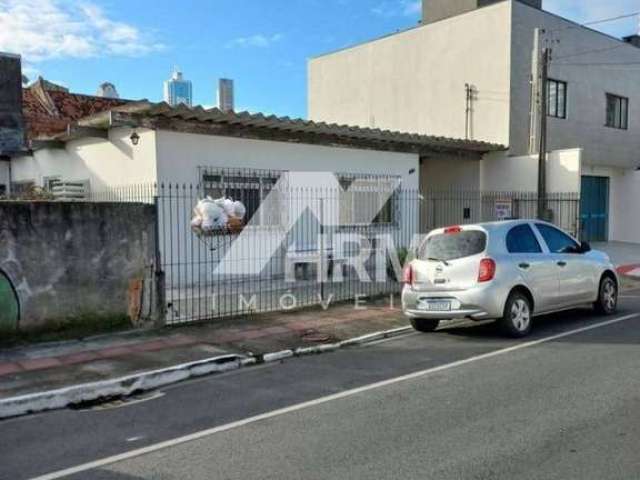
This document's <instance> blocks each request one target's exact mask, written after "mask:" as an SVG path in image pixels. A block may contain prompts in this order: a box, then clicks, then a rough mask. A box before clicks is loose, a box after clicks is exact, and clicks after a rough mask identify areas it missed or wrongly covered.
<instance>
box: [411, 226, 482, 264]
mask: <svg viewBox="0 0 640 480" xmlns="http://www.w3.org/2000/svg"><path fill="white" fill-rule="evenodd" d="M486 247H487V235H486V233H484V232H481V231H479V230H466V231H462V232H459V233H443V234H439V235H434V236H432V237H429V238H428V239H427V241H426V242H425V243H424V245H423V247H422V252H421V255H420V257H421V259H422V260H428V259H431V260H444V261H448V260H455V259H458V258H464V257H471V256H473V255H478V254H479V253H482V252H484V250H485V248H486Z"/></svg>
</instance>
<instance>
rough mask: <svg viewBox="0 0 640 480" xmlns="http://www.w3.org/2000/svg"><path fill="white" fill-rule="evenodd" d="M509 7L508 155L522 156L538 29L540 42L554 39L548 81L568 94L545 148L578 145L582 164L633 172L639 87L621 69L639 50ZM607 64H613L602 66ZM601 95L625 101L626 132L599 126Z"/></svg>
mask: <svg viewBox="0 0 640 480" xmlns="http://www.w3.org/2000/svg"><path fill="white" fill-rule="evenodd" d="M512 4H513V5H512V11H513V18H512V21H511V22H512V42H511V45H512V47H511V65H512V69H511V132H510V142H509V143H510V146H511V149H512V153H513V154H516V155H521V154H526V153H528V150H527V148H528V140H529V124H530V123H529V116H530V88H529V81H530V76H531V62H532V52H533V38H534V34H533V32H534V30H535V28H536V27H540V28H544V29H546V31H547V34H546V35H545V36H544V37H543V38H547V39H549V38H551V39H553V40H554V42H553V43H552V44H551V46H552V48H553V55H552V56H553V61H552V63H551V68H550V71H549V77H550V78H553V79H556V80H562V81H565V82H567V90H568V98H567V118H566V119H558V118H549V127H548V132H549V135H548V143H549V149H550V150H559V149H566V148H574V147H578V146H579V147H580V148H582V149H583V158H582V160H583V163H585V164H587V165H601V166H613V167H623V168H634V169H635V168H636V166H637V164H638V156H637V152H638V151H639V150H640V82H639V81H638V71H637V70H634V69H632V68H629V67H628V66H625V65H623V64H625V63H636V64H637V63H638V62H640V48H637V47H634V46H632V45H629V44H626V43H624V42H622V41H620V40H618V39H616V38H613V37H610V36H608V35H605V34H602V33H599V32H596V31H594V30H591V29H588V28H582V27H578V26H577V25H576V24H575V23H572V22H569V21H568V20H565V19H563V18H561V17H558V16H556V15H553V14H551V13H548V12H544V11H541V10H538V9H536V8H532V7H529V6H527V5H525V4H523V3H521V2H512ZM478 28H480V27H478ZM500 48H501V47H500ZM607 63H610V64H614V65H609V66H607V65H603V64H607ZM585 64H587V65H589V66H586V65H585ZM615 64H618V65H615ZM607 93H612V94H616V95H619V96H623V97H627V98H629V129H628V130H619V129H615V128H611V127H606V126H605V121H606V94H607Z"/></svg>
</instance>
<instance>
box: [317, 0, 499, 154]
mask: <svg viewBox="0 0 640 480" xmlns="http://www.w3.org/2000/svg"><path fill="white" fill-rule="evenodd" d="M511 9H512V5H511V2H501V3H498V4H495V5H491V6H489V7H486V8H482V9H479V10H475V11H472V12H469V13H466V14H464V15H460V16H457V17H453V18H448V19H446V20H442V21H439V22H435V23H432V24H429V25H424V26H421V27H417V28H414V29H412V30H408V31H405V32H402V33H399V34H395V35H391V36H388V37H384V38H381V39H378V40H374V41H372V42H368V43H365V44H362V45H358V46H355V47H352V48H347V49H345V50H341V51H338V52H335V53H331V54H328V55H324V56H321V57H317V58H314V59H312V60H310V61H309V65H308V69H309V86H308V89H309V105H308V110H309V118H310V119H312V120H318V121H327V122H340V123H346V124H349V125H360V126H368V127H378V128H383V129H391V130H399V131H404V132H416V133H423V134H429V135H442V136H447V137H454V138H465V117H466V113H465V107H466V93H465V83H470V84H472V85H473V86H474V87H475V88H476V90H477V100H476V101H475V102H474V108H473V122H472V127H473V128H472V138H475V139H482V140H487V141H491V142H495V143H500V144H504V145H507V144H508V143H509V92H510V86H511V84H510V74H509V72H510V63H511V48H510V44H511V42H510V31H511V22H510V18H511Z"/></svg>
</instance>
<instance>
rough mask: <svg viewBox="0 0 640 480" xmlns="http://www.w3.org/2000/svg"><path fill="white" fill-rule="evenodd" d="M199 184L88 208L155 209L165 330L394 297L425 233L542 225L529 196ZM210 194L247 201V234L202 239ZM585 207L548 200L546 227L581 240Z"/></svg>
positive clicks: (565, 196) (378, 185) (213, 179)
mask: <svg viewBox="0 0 640 480" xmlns="http://www.w3.org/2000/svg"><path fill="white" fill-rule="evenodd" d="M201 178H202V179H203V182H202V183H200V184H194V185H186V184H180V185H177V184H160V185H151V184H142V185H130V186H126V187H121V188H112V189H109V190H105V191H94V192H89V193H88V194H87V195H86V196H85V198H84V201H92V202H136V203H151V204H155V205H156V209H157V212H158V215H157V218H158V223H157V233H156V235H157V245H158V265H156V269H157V271H158V273H161V274H162V277H163V278H164V296H165V302H164V304H165V306H166V312H165V313H166V321H167V323H168V324H176V323H182V322H191V321H200V320H212V319H217V318H224V317H233V316H240V315H247V314H252V313H262V312H272V311H281V310H290V309H294V308H301V307H305V306H311V305H319V304H320V305H324V306H327V305H329V304H331V303H334V302H338V301H345V300H352V299H356V298H359V297H363V298H364V297H375V296H382V295H392V294H396V293H398V291H399V289H400V283H399V280H400V279H399V278H398V276H399V274H400V272H399V266H400V265H401V264H402V263H403V262H404V260H405V258H406V257H407V256H409V255H410V254H411V252H412V251H413V250H414V249H415V247H417V245H418V243H419V242H420V238H421V237H420V234H424V233H426V232H428V231H430V230H432V229H434V228H437V227H443V226H448V225H464V224H469V223H478V222H485V221H495V220H503V219H507V218H535V217H536V213H537V202H538V197H537V195H536V194H535V193H530V192H484V191H451V190H450V191H429V192H418V191H415V190H406V189H402V188H400V187H397V186H394V187H392V191H390V190H389V188H391V187H389V185H390V184H388V183H385V181H384V180H383V179H381V177H375V178H374V177H372V178H374V179H373V180H371V181H369V182H368V183H367V181H364V182H362V183H359V184H358V183H357V182H354V181H353V179H349V178H346V177H345V178H342V179H341V181H340V187H338V188H292V187H290V186H287V185H284V186H283V185H276V183H275V182H272V181H270V180H269V178H270V177H269V176H267V175H265V176H262V177H261V176H251V177H247V176H242V175H226V176H225V175H223V176H220V175H213V174H211V175H209V174H204V175H201ZM256 178H258V180H256ZM265 179H266V180H265ZM208 195H210V196H218V195H219V196H227V197H232V198H233V199H234V200H239V201H241V202H243V203H244V205H245V206H246V208H247V218H245V223H244V225H243V226H242V227H240V228H235V229H232V230H230V229H225V230H218V231H215V232H212V233H211V234H208V235H200V234H198V233H197V232H195V231H194V230H193V229H192V227H191V220H192V218H193V215H194V207H195V206H196V205H197V203H198V202H199V201H200V200H201V199H202V198H204V197H206V196H208ZM44 199H45V200H47V199H48V200H50V198H44ZM579 205H580V201H579V195H578V194H573V193H562V194H561V193H558V194H550V195H548V196H547V198H546V207H547V210H548V212H547V215H548V216H549V219H550V220H551V221H552V222H554V223H556V224H557V225H558V226H559V227H561V228H563V229H565V230H567V231H569V232H571V233H573V234H576V232H578V231H579V225H578V218H579V215H578V213H579Z"/></svg>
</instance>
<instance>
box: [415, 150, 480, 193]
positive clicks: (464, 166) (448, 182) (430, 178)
mask: <svg viewBox="0 0 640 480" xmlns="http://www.w3.org/2000/svg"><path fill="white" fill-rule="evenodd" d="M421 164H422V165H421V169H420V185H421V190H422V191H423V192H429V191H444V190H451V189H459V190H468V191H475V190H478V189H479V188H480V164H481V159H480V157H479V156H475V155H473V156H472V155H463V154H460V155H455V154H451V155H437V156H431V157H423V158H422V162H421Z"/></svg>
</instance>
